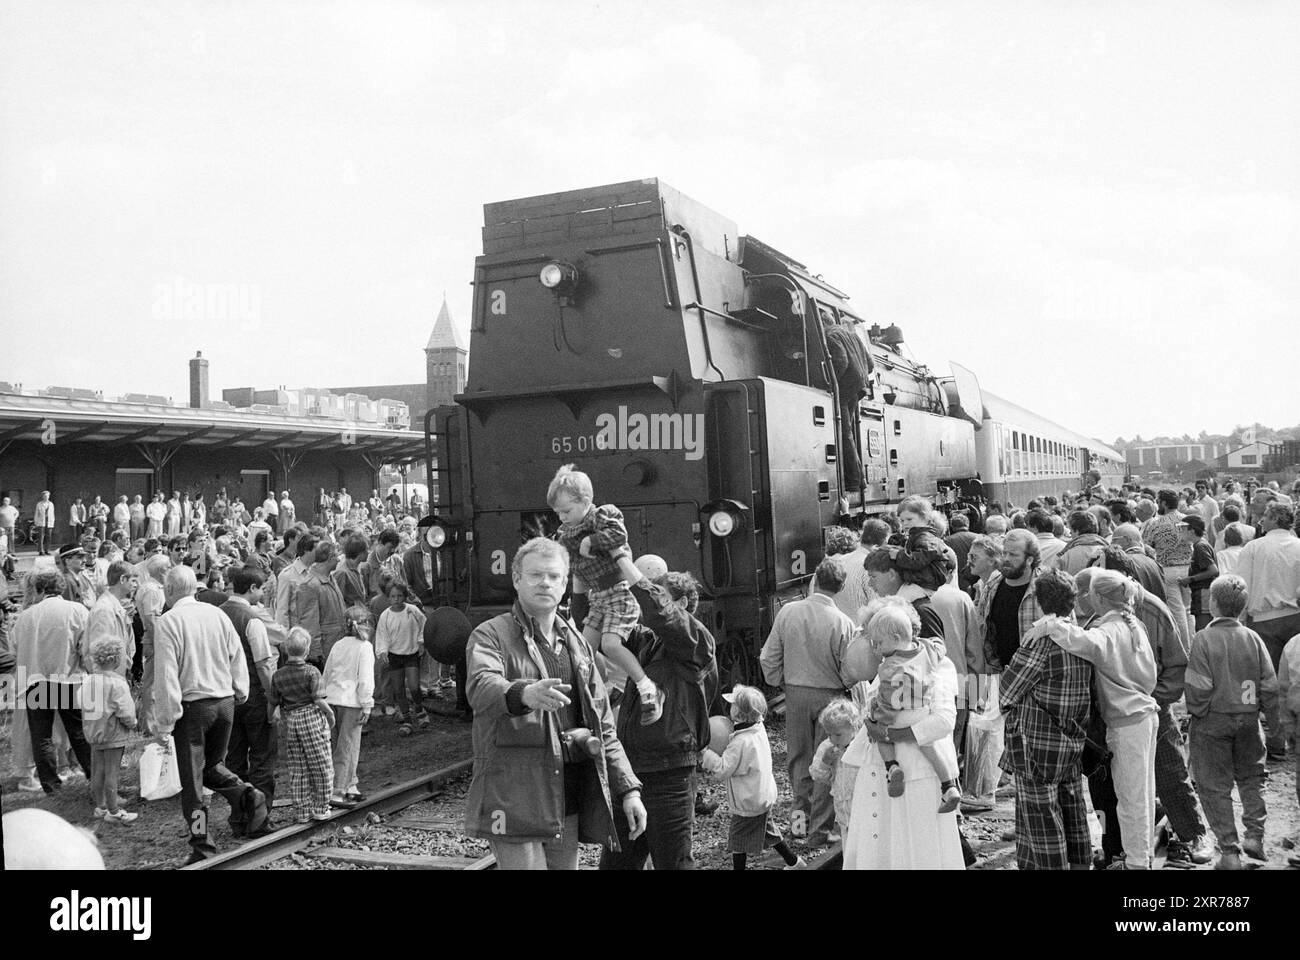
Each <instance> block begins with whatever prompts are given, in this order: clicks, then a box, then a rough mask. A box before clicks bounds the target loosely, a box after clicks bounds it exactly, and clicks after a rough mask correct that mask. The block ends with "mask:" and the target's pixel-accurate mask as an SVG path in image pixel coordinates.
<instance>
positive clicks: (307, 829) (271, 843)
mask: <svg viewBox="0 0 1300 960" xmlns="http://www.w3.org/2000/svg"><path fill="white" fill-rule="evenodd" d="M473 766H474V761H472V760H461V761H459V762H457V763H453V764H451V765H450V766H447V767H443V768H442V769H441V770H435V771H434V772H433V773H429V774H425V775H424V776H422V777H416V778H415V779H414V780H408V781H407V782H406V783H399V784H397V785H395V786H392V787H389V788H388V789H387V790H381V791H380V792H379V793H377V794H375V795H374V796H372V797H370V798H369V799H367V800H365V801H364V802H362V803H358V804H357V805H356V806H354V807H347V808H344V809H337V810H335V811H334V812H333V813H332V814H331V815H330V818H329V819H328V820H312V821H311V822H309V823H296V824H293V825H291V826H287V827H284V828H282V829H280V830H277V831H275V832H274V833H271V834H268V835H267V836H265V837H260V838H258V839H257V840H252V841H250V842H248V843H246V844H244V845H243V846H241V847H237V848H235V849H233V850H228V851H226V852H225V853H222V854H219V855H217V856H215V857H211V858H210V859H207V860H204V861H202V862H201V863H196V864H192V865H190V866H187V867H183V868H182V869H184V870H256V869H257V868H258V867H264V866H266V865H267V864H269V863H274V862H275V861H276V860H281V859H283V858H285V857H288V856H291V855H293V854H295V853H299V852H301V851H302V850H305V849H307V848H308V847H309V846H311V845H312V843H313V841H314V840H316V839H317V838H318V837H320V836H322V835H324V834H328V833H332V832H334V831H336V830H339V829H340V828H343V827H356V826H360V825H362V824H366V823H372V822H374V821H373V820H372V819H371V815H372V814H373V815H375V816H378V817H388V816H391V815H392V814H395V813H399V812H401V811H402V810H405V809H406V808H407V807H411V806H414V805H415V804H417V803H421V802H422V801H425V800H430V799H432V798H434V797H435V796H437V795H438V794H439V793H440V792H441V791H442V789H443V788H444V787H446V786H447V785H448V784H449V783H451V782H453V781H455V780H458V779H460V778H461V777H463V776H465V775H466V774H468V773H469V772H470V771H471V770H472V769H473ZM334 851H338V852H337V853H334ZM367 853H368V851H364V850H346V852H344V848H342V847H330V846H325V847H321V848H317V850H314V851H313V855H315V856H317V857H318V858H320V859H337V860H347V861H348V862H351V863H356V864H359V865H369V866H388V867H391V868H394V869H432V870H438V869H441V870H490V869H493V868H494V867H495V866H496V860H495V858H493V857H492V856H491V855H489V856H486V857H479V858H477V859H474V860H472V861H471V860H468V859H466V860H465V861H464V862H459V861H460V858H451V857H405V858H403V857H402V856H401V855H400V854H373V855H371V856H368V857H367V856H364V854H367Z"/></svg>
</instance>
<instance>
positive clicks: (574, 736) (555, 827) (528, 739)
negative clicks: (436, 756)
mask: <svg viewBox="0 0 1300 960" xmlns="http://www.w3.org/2000/svg"><path fill="white" fill-rule="evenodd" d="M512 566H513V574H512V575H513V580H514V586H515V590H516V591H517V593H518V600H517V601H516V602H515V605H514V608H513V609H512V610H511V611H510V612H509V613H503V614H501V615H500V616H497V617H493V618H492V619H491V620H488V621H486V622H485V623H482V624H480V625H479V626H478V628H477V629H475V631H474V632H473V634H471V635H470V638H469V643H468V653H469V667H470V673H469V684H468V687H469V691H468V692H469V700H470V703H471V704H472V706H473V709H474V732H473V737H474V779H473V781H472V782H471V784H470V788H469V795H468V796H467V797H466V800H465V832H466V833H468V834H469V835H470V836H472V837H482V838H483V839H486V840H488V841H490V842H491V844H492V850H493V852H494V853H495V855H496V858H497V866H498V868H500V869H503V870H547V869H550V870H576V869H578V844H579V842H583V843H600V844H605V845H610V844H616V843H617V836H618V835H617V832H616V831H615V829H614V812H613V801H614V800H617V801H618V802H619V804H620V806H621V807H622V811H623V815H624V816H625V817H626V818H627V821H628V823H629V824H630V825H631V830H630V831H629V833H628V836H629V837H630V838H631V839H632V840H635V839H636V838H637V837H639V836H640V835H641V833H642V832H643V831H644V830H645V826H646V811H645V806H644V805H643V804H642V802H641V781H640V780H638V779H637V777H636V774H634V773H633V772H632V765H631V764H630V763H629V762H628V759H627V755H626V753H625V752H624V750H623V745H622V744H621V743H619V740H618V735H617V734H616V733H615V731H614V720H613V714H612V712H611V711H610V707H609V699H608V697H607V696H606V694H605V684H604V681H602V680H601V679H600V674H599V673H598V672H597V670H596V664H595V654H594V652H593V651H592V649H591V646H590V645H589V644H588V643H587V641H586V640H585V639H583V636H582V634H581V633H580V632H579V631H578V628H577V627H576V626H574V625H573V624H572V623H570V622H569V621H568V620H567V619H566V618H565V617H563V616H560V615H558V608H559V604H560V599H561V598H562V597H563V596H564V591H565V588H566V586H567V584H568V582H569V554H568V551H566V550H565V549H564V548H563V547H562V546H560V545H559V544H558V543H556V542H555V541H554V540H546V539H544V538H542V537H534V538H533V539H532V540H529V541H528V542H527V543H525V544H524V545H523V546H522V547H520V548H519V550H518V552H517V553H516V554H515V558H514V562H513V565H512ZM660 722H663V721H660ZM592 747H594V748H595V749H594V751H593V750H591V748H592Z"/></svg>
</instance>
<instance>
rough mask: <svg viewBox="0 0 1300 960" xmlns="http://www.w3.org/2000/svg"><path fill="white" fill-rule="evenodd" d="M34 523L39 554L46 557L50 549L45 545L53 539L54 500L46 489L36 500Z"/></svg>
mask: <svg viewBox="0 0 1300 960" xmlns="http://www.w3.org/2000/svg"><path fill="white" fill-rule="evenodd" d="M34 525H35V527H36V537H37V543H38V545H39V548H40V553H41V556H42V557H47V556H49V554H50V551H48V550H46V549H45V545H46V544H48V543H51V542H53V540H54V502H53V501H52V500H50V491H48V490H42V491H41V498H40V499H39V500H37V501H36V512H35V520H34Z"/></svg>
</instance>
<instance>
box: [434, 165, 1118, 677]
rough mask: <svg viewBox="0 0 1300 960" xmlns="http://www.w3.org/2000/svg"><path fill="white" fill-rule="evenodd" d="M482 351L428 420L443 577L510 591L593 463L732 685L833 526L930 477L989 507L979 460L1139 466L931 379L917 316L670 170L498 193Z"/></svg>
mask: <svg viewBox="0 0 1300 960" xmlns="http://www.w3.org/2000/svg"><path fill="white" fill-rule="evenodd" d="M831 325H843V326H844V327H846V328H847V329H848V330H850V331H851V332H852V333H853V335H854V336H856V337H859V338H860V339H861V342H862V343H863V345H864V346H865V347H866V348H867V352H868V356H869V357H870V367H871V369H870V371H869V376H868V377H867V379H866V386H865V391H864V392H865V396H859V397H857V398H852V397H848V398H846V401H847V402H846V403H844V404H842V403H840V402H839V400H840V397H839V390H840V387H839V385H838V384H837V382H836V376H835V371H834V367H833V364H832V362H831V357H830V355H829V353H828V349H827V343H826V337H825V332H824V331H825V329H827V328H828V327H829V326H831ZM470 345H471V346H470V356H469V370H468V378H467V385H466V388H465V392H464V393H463V394H462V395H461V396H459V397H457V403H456V404H455V405H452V406H443V407H438V408H436V409H434V410H431V411H430V412H429V414H428V416H427V417H426V420H425V432H426V446H427V452H428V457H429V464H430V480H431V485H433V486H434V487H435V489H436V491H437V498H436V507H435V516H434V518H433V521H432V523H433V525H432V526H431V527H430V528H428V531H427V535H428V538H429V542H430V543H431V544H433V545H435V546H436V547H437V548H438V549H437V550H436V551H435V560H436V564H437V570H436V577H437V578H438V580H439V581H440V589H441V591H442V593H443V594H444V595H445V596H447V597H449V598H450V600H451V602H454V603H455V604H457V605H458V606H461V607H462V608H463V609H465V610H466V612H467V613H468V615H469V617H470V620H471V622H474V623H477V622H480V621H481V620H483V619H486V618H487V617H489V616H492V615H495V614H496V613H499V612H500V611H501V610H503V609H505V608H507V607H508V606H509V604H510V603H511V602H512V596H513V591H512V583H511V576H510V560H511V558H512V556H513V554H514V552H515V549H516V548H517V547H518V545H519V544H520V543H521V542H522V541H523V540H525V539H528V538H529V537H532V536H536V535H549V534H550V533H551V532H553V531H554V530H555V529H556V527H557V526H558V519H557V518H556V517H555V515H554V514H553V513H552V512H551V511H550V510H549V508H548V507H547V504H546V488H547V484H548V482H549V481H550V479H551V477H552V475H553V474H554V472H555V470H556V468H557V467H558V466H560V465H561V464H564V463H569V462H575V463H577V465H578V467H579V469H581V470H583V471H585V472H586V473H588V474H589V475H590V476H591V479H592V483H593V485H594V487H595V492H596V500H597V502H598V503H614V504H617V505H618V506H619V507H620V508H621V509H622V511H623V514H624V517H625V518H626V522H627V528H628V536H629V540H630V545H631V547H632V549H633V551H634V554H636V555H639V554H642V553H655V554H659V555H660V556H662V557H664V559H665V560H666V561H667V562H668V564H669V566H670V568H672V569H679V570H689V571H691V572H692V573H694V574H695V576H696V577H697V579H699V581H700V583H701V584H702V587H703V594H704V597H705V602H704V603H702V605H701V611H700V615H701V618H702V619H703V620H704V621H705V622H706V624H707V625H708V626H709V627H710V629H711V630H712V631H713V633H714V636H715V637H717V638H718V640H719V648H720V649H719V654H720V657H727V658H730V660H731V661H732V663H730V664H729V666H730V668H731V670H732V675H733V676H734V677H736V679H741V678H742V677H747V676H748V677H750V679H754V678H753V677H752V675H751V674H750V672H749V671H750V670H752V669H753V659H754V658H753V654H754V653H755V652H756V651H757V649H758V647H759V646H761V644H762V641H763V639H764V637H765V636H766V634H767V632H768V629H769V627H770V624H771V621H772V618H773V616H774V615H775V611H776V610H777V609H778V608H779V606H780V605H781V604H782V603H784V602H786V601H787V600H789V599H792V598H795V597H798V596H801V595H802V594H803V593H804V591H805V589H806V584H807V581H808V579H809V577H810V576H811V574H812V571H813V570H814V568H815V567H816V566H817V563H818V562H819V561H820V560H821V558H822V556H823V552H824V551H823V531H824V530H825V528H826V527H827V526H829V525H831V524H833V523H849V524H856V523H860V522H861V520H862V519H863V518H864V517H866V516H870V515H871V514H873V513H879V512H882V511H886V510H890V509H893V508H894V507H895V506H896V505H897V503H898V502H899V501H900V500H901V499H902V498H903V497H905V496H908V495H910V494H914V493H915V494H923V495H925V496H928V497H930V498H931V499H932V500H934V501H935V503H936V504H938V505H940V507H941V508H944V509H951V508H953V507H955V506H958V505H960V504H964V503H966V502H975V503H978V502H979V501H980V500H981V499H983V498H984V497H986V496H987V495H988V493H989V490H988V489H987V486H988V485H987V483H986V481H985V480H982V477H988V478H992V479H994V480H995V482H996V486H995V487H994V491H995V492H997V493H998V494H999V495H1001V496H1002V498H1003V499H1006V498H1008V497H1010V496H1014V497H1015V498H1016V499H1018V500H1019V499H1020V498H1021V497H1025V498H1027V496H1028V495H1032V493H1031V490H1033V489H1034V488H1041V489H1040V490H1039V492H1043V493H1045V492H1051V491H1055V492H1059V491H1060V489H1061V486H1062V484H1061V483H1060V482H1059V481H1060V475H1061V471H1067V472H1068V471H1073V472H1072V473H1070V474H1069V477H1070V479H1069V481H1068V482H1067V483H1065V484H1064V485H1066V486H1069V485H1077V484H1078V482H1079V480H1080V475H1081V473H1082V471H1083V470H1086V469H1087V468H1088V466H1092V465H1095V464H1096V463H1097V462H1098V461H1097V455H1098V454H1100V455H1101V456H1104V457H1111V456H1113V457H1114V458H1115V460H1116V461H1117V462H1119V463H1120V464H1121V466H1120V468H1119V469H1120V472H1121V473H1122V457H1120V456H1119V455H1118V454H1115V453H1114V451H1110V450H1102V451H1099V450H1097V449H1095V447H1096V445H1095V444H1094V443H1093V442H1091V441H1090V442H1089V443H1088V444H1085V443H1082V442H1080V441H1081V440H1082V439H1084V438H1080V437H1079V436H1078V435H1075V434H1071V433H1070V432H1069V431H1066V430H1064V428H1057V427H1054V429H1053V430H1052V431H1048V430H1046V429H1045V428H1044V426H1043V425H1044V423H1045V421H1041V418H1039V419H1036V420H1033V421H1032V422H1022V420H1023V418H1021V419H1017V418H1016V417H1015V416H1011V415H1010V412H1011V411H1009V410H1008V409H1006V405H1005V404H1003V405H999V404H998V403H995V404H994V406H993V407H992V408H989V407H987V406H986V402H987V400H988V399H989V398H986V396H985V395H983V394H982V392H981V390H980V387H979V382H978V380H977V378H976V377H975V375H974V374H973V373H971V372H970V371H967V370H965V369H964V368H962V367H960V366H957V365H953V370H954V373H953V375H952V376H948V377H940V376H936V375H934V374H933V373H932V372H931V371H930V370H929V369H928V368H927V367H926V366H924V365H922V364H920V363H918V362H916V361H915V360H914V359H912V358H911V357H910V356H909V355H908V352H907V351H906V350H905V348H904V344H903V336H902V332H901V331H900V330H899V329H898V327H896V326H890V327H887V328H885V329H881V328H880V327H879V326H876V325H869V324H868V323H867V322H866V321H865V320H864V319H863V318H862V317H861V316H859V315H858V314H857V313H855V312H854V310H853V308H852V307H851V306H850V305H849V303H848V296H847V295H846V294H844V293H842V292H841V291H839V290H838V289H836V288H835V287H833V286H832V285H831V284H829V283H827V282H826V281H825V280H823V279H821V278H820V277H819V276H814V275H813V274H812V273H811V272H810V271H809V270H808V268H807V267H806V266H805V265H804V264H802V263H799V262H798V261H796V260H795V259H793V258H792V257H789V256H787V255H786V254H784V253H781V252H780V251H778V250H776V249H774V248H773V247H770V246H768V245H767V244H765V243H763V242H761V241H759V240H757V239H755V238H754V237H749V236H743V235H741V234H740V232H739V231H738V230H737V229H736V225H735V224H734V223H733V222H732V221H730V220H728V219H726V218H725V217H723V216H721V215H719V214H717V213H715V212H713V211H712V210H709V209H707V208H706V207H704V206H702V205H700V204H699V203H696V202H695V201H693V200H691V199H689V198H688V197H685V196H683V195H682V194H681V193H679V192H677V191H676V190H674V189H672V188H671V187H669V186H668V185H666V184H664V183H662V182H660V181H658V180H655V179H649V180H639V181H631V182H627V183H619V184H612V185H609V186H602V187H595V188H590V189H584V190H574V191H568V192H564V193H556V194H549V195H545V196H539V197H530V198H527V199H521V200H511V201H506V202H502V203H491V204H487V205H486V206H485V207H484V226H483V255H482V256H480V257H478V258H477V260H476V261H475V267H474V306H473V314H472V322H471V332H470ZM855 400H856V403H855ZM846 408H847V409H848V410H849V411H850V414H851V415H850V416H849V418H848V422H842V421H843V420H844V416H843V413H842V411H844V410H845V409H846ZM1015 409H1016V410H1019V408H1015ZM1025 412H1026V413H1027V411H1025ZM1031 429H1032V434H1031ZM850 432H851V433H852V434H853V435H856V437H857V440H858V443H857V447H858V450H859V451H860V459H861V464H862V471H861V473H860V475H858V476H846V470H845V466H844V464H845V458H844V456H843V455H842V453H843V451H842V446H841V445H842V444H843V443H844V442H845V438H846V435H847V434H849V433H850ZM1031 438H1032V441H1033V443H1032V449H1033V450H1034V457H1035V458H1037V457H1038V456H1039V453H1038V445H1039V443H1040V442H1042V443H1043V444H1044V445H1046V444H1049V443H1051V444H1056V445H1059V446H1060V447H1061V453H1060V456H1059V458H1058V459H1054V460H1052V461H1050V463H1049V461H1048V460H1047V459H1042V460H1041V462H1040V460H1039V459H1035V460H1034V461H1033V462H1032V463H1031V461H1030V440H1031ZM1067 440H1069V441H1070V442H1069V443H1067V442H1066V441H1067ZM1004 442H1005V450H1004V448H1003V444H1004ZM1022 443H1023V444H1024V445H1025V449H1024V451H1023V454H1024V455H1023V457H1022V456H1021V453H1022V450H1021V444H1022ZM1013 444H1014V446H1013ZM1066 447H1072V448H1073V452H1072V453H1067V452H1066V450H1065V448H1066ZM1043 449H1044V451H1045V450H1046V449H1047V447H1046V446H1044V448H1043ZM1013 453H1014V456H1013ZM1043 457H1044V458H1045V457H1046V453H1045V452H1044V454H1043ZM1049 467H1050V468H1051V470H1050V471H1049V469H1048V468H1049ZM995 468H996V469H995ZM1109 472H1110V471H1109V470H1108V471H1107V473H1108V474H1109Z"/></svg>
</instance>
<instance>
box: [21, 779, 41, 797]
mask: <svg viewBox="0 0 1300 960" xmlns="http://www.w3.org/2000/svg"><path fill="white" fill-rule="evenodd" d="M44 789H45V788H44V787H42V786H41V781H39V780H37V779H36V777H34V776H32V777H28V778H27V779H26V780H19V781H18V792H19V793H40V792H41V791H42V790H44Z"/></svg>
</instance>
